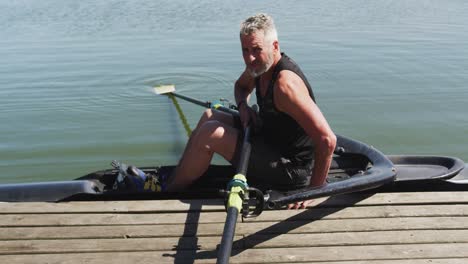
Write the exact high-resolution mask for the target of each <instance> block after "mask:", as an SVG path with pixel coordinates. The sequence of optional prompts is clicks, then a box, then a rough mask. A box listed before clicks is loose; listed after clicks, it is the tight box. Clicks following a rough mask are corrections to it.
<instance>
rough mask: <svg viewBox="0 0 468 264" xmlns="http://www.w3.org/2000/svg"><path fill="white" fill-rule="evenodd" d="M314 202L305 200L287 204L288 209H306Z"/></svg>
mask: <svg viewBox="0 0 468 264" xmlns="http://www.w3.org/2000/svg"><path fill="white" fill-rule="evenodd" d="M313 201H314V200H306V201H300V202H295V203H292V204H288V209H306V208H307V206H308V205H309V204H311V203H312V202H313Z"/></svg>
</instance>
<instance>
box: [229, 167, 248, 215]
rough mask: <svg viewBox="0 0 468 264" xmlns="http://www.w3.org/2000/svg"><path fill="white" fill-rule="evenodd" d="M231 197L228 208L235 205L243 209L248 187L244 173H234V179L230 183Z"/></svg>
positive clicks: (238, 209) (238, 208) (239, 209)
mask: <svg viewBox="0 0 468 264" xmlns="http://www.w3.org/2000/svg"><path fill="white" fill-rule="evenodd" d="M229 186H230V190H229V197H228V200H227V208H229V207H234V208H236V209H237V211H239V212H240V211H241V209H242V198H243V197H244V193H245V191H246V189H247V179H246V178H245V176H244V175H242V174H236V175H234V177H233V179H232V181H231V182H230V183H229Z"/></svg>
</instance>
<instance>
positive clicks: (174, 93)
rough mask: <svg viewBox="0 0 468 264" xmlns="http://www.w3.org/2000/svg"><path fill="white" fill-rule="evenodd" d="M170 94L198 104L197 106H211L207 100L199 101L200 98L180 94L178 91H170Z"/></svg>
mask: <svg viewBox="0 0 468 264" xmlns="http://www.w3.org/2000/svg"><path fill="white" fill-rule="evenodd" d="M171 94H173V95H174V96H175V97H178V98H180V99H183V100H185V101H188V102H191V103H194V104H196V105H199V106H203V107H206V108H210V107H211V103H210V102H208V101H201V100H198V99H195V98H193V97H189V96H185V95H182V94H178V93H176V92H171Z"/></svg>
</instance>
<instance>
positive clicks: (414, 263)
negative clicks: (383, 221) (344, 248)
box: [286, 258, 467, 264]
mask: <svg viewBox="0 0 468 264" xmlns="http://www.w3.org/2000/svg"><path fill="white" fill-rule="evenodd" d="M286 263H287V264H289V263H288V262H286ZM290 263H293V262H290ZM466 263H467V259H465V258H457V259H455V258H444V259H393V260H392V259H390V260H374V259H370V260H356V261H339V262H335V261H332V262H330V261H325V262H323V261H319V262H315V261H314V262H301V264H466Z"/></svg>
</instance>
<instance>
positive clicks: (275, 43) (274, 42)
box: [273, 40, 279, 51]
mask: <svg viewBox="0 0 468 264" xmlns="http://www.w3.org/2000/svg"><path fill="white" fill-rule="evenodd" d="M273 49H274V50H275V51H278V50H279V43H278V41H277V40H275V41H273Z"/></svg>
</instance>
